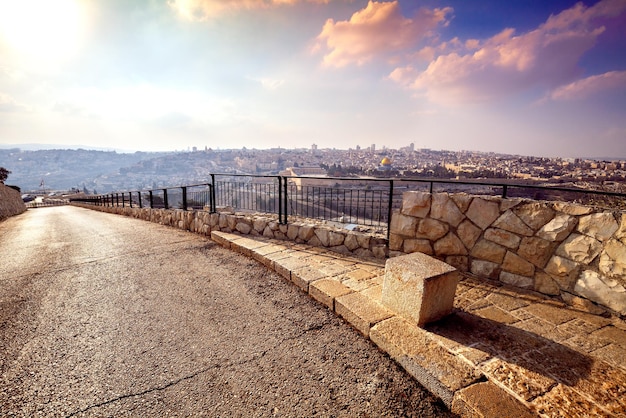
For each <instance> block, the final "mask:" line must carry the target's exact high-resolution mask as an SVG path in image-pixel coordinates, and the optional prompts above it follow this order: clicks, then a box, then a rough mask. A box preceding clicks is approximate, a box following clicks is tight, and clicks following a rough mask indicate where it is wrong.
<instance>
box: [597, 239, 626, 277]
mask: <svg viewBox="0 0 626 418" xmlns="http://www.w3.org/2000/svg"><path fill="white" fill-rule="evenodd" d="M600 271H601V272H602V273H604V274H605V275H607V276H609V277H621V280H622V282H623V283H626V245H624V244H623V243H622V242H621V241H617V240H611V241H609V242H608V243H607V244H606V246H605V247H604V251H603V252H602V254H601V255H600Z"/></svg>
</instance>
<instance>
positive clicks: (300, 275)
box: [291, 263, 328, 293]
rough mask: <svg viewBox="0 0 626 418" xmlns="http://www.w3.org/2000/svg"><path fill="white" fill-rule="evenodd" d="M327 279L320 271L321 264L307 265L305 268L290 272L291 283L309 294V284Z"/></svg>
mask: <svg viewBox="0 0 626 418" xmlns="http://www.w3.org/2000/svg"><path fill="white" fill-rule="evenodd" d="M326 277H328V276H327V275H326V273H324V272H323V271H322V270H321V264H317V263H309V264H308V265H307V266H305V267H301V268H298V269H295V270H291V281H292V282H294V284H295V285H296V286H298V287H299V288H300V289H302V290H304V291H305V292H307V293H308V292H309V283H311V282H314V281H316V280H319V279H324V278H326Z"/></svg>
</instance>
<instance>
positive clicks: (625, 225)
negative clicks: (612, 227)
mask: <svg viewBox="0 0 626 418" xmlns="http://www.w3.org/2000/svg"><path fill="white" fill-rule="evenodd" d="M615 238H617V239H618V240H620V241H622V243H624V244H626V213H622V220H621V221H620V224H619V229H618V230H617V232H615Z"/></svg>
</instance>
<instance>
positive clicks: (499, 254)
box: [470, 239, 506, 264]
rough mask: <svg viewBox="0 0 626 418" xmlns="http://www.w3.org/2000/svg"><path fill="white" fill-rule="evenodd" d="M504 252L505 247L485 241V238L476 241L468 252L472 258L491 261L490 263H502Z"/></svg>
mask: <svg viewBox="0 0 626 418" xmlns="http://www.w3.org/2000/svg"><path fill="white" fill-rule="evenodd" d="M505 254H506V248H504V247H503V246H501V245H498V244H496V243H495V242H491V241H487V240H486V239H481V240H480V241H478V243H476V245H474V248H472V251H471V253H470V255H471V256H472V257H474V258H478V259H480V260H487V261H491V262H492V263H497V264H501V263H502V260H504V255H505Z"/></svg>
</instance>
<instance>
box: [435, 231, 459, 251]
mask: <svg viewBox="0 0 626 418" xmlns="http://www.w3.org/2000/svg"><path fill="white" fill-rule="evenodd" d="M434 249H435V254H437V255H438V256H441V255H466V254H467V249H466V248H465V245H463V243H462V242H461V240H460V239H459V237H457V236H456V235H455V234H454V232H448V234H447V235H446V236H445V237H443V238H441V239H440V240H439V241H437V242H435V245H434Z"/></svg>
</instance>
